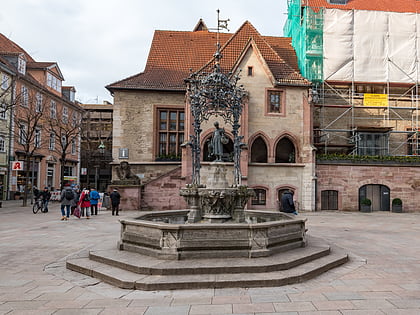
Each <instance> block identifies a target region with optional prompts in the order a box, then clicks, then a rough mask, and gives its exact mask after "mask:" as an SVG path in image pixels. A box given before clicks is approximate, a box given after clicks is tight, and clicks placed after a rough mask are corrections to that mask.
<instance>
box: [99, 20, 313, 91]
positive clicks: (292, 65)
mask: <svg viewBox="0 0 420 315" xmlns="http://www.w3.org/2000/svg"><path fill="white" fill-rule="evenodd" d="M219 36H220V37H219V41H220V44H221V46H222V48H221V52H222V54H223V58H222V60H221V66H222V69H223V71H224V72H229V71H231V70H232V68H233V67H234V66H235V63H236V62H237V60H238V58H240V56H241V54H242V53H243V50H244V49H245V48H246V47H248V45H249V43H250V42H252V43H253V44H254V45H256V49H257V50H258V51H260V53H261V55H262V57H263V59H264V60H265V61H266V63H267V65H268V67H269V68H270V70H271V71H272V73H273V76H274V78H275V79H276V80H277V81H278V82H283V83H292V84H305V85H306V84H308V81H306V80H305V79H304V78H303V77H302V76H301V75H300V74H299V70H298V66H297V59H296V55H295V52H294V50H293V48H292V46H291V40H290V38H283V37H268V36H261V35H260V34H259V33H258V31H257V30H256V29H255V28H254V27H253V26H252V25H251V23H249V22H245V23H244V24H243V25H242V26H241V27H240V28H239V30H238V31H237V32H236V33H234V34H230V33H220V34H219ZM216 43H217V33H215V32H209V31H193V32H185V31H184V32H181V31H156V32H155V34H154V37H153V41H152V45H151V48H150V52H149V57H148V59H147V64H146V67H145V70H144V72H142V73H139V74H136V75H133V76H131V77H129V78H126V79H123V80H121V81H118V82H115V83H112V84H110V85H108V86H107V87H106V88H107V89H109V90H110V91H113V90H116V89H150V90H177V91H183V90H185V82H184V80H185V79H186V78H187V77H188V76H189V74H190V70H192V71H198V70H200V69H202V68H203V67H204V66H206V65H210V64H211V61H212V59H213V54H214V53H215V51H216Z"/></svg>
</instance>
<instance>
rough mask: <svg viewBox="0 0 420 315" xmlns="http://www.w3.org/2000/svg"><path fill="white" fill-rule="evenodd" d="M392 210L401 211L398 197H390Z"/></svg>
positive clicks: (400, 202)
mask: <svg viewBox="0 0 420 315" xmlns="http://www.w3.org/2000/svg"><path fill="white" fill-rule="evenodd" d="M392 212H398V213H401V212H402V200H401V199H400V198H394V199H392Z"/></svg>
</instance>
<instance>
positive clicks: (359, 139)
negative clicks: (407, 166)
mask: <svg viewBox="0 0 420 315" xmlns="http://www.w3.org/2000/svg"><path fill="white" fill-rule="evenodd" d="M364 136H366V137H367V136H371V137H372V136H380V137H381V139H379V140H377V139H371V140H369V139H367V138H364ZM368 141H373V142H375V144H374V146H369V145H368V144H367V142H368ZM377 141H379V142H384V143H385V146H378V145H377V143H376V142H377ZM362 144H364V145H363V146H362ZM356 148H357V155H367V156H387V155H389V132H388V131H385V132H369V131H362V130H361V131H357V133H356Z"/></svg>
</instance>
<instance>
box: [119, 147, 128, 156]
mask: <svg viewBox="0 0 420 315" xmlns="http://www.w3.org/2000/svg"><path fill="white" fill-rule="evenodd" d="M118 158H119V159H128V149H127V148H120V149H119V150H118Z"/></svg>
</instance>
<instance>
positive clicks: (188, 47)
mask: <svg viewBox="0 0 420 315" xmlns="http://www.w3.org/2000/svg"><path fill="white" fill-rule="evenodd" d="M217 43H219V45H220V53H221V54H222V56H223V57H222V59H221V60H220V63H219V64H220V68H221V71H222V72H223V73H225V74H226V75H227V74H228V73H234V74H239V75H240V78H241V79H240V81H239V84H242V85H243V87H244V89H245V90H246V92H247V95H248V97H247V101H246V103H245V104H243V105H244V109H243V114H242V118H241V129H240V133H241V135H242V136H243V137H244V142H245V143H246V144H247V147H248V150H245V151H243V153H242V163H241V172H242V182H243V183H245V184H247V185H249V186H251V187H253V188H255V189H256V190H257V192H258V194H257V197H256V198H254V200H253V201H252V204H253V205H252V207H253V208H257V209H265V208H276V207H278V202H277V201H278V200H279V198H280V196H281V194H282V193H283V192H284V191H285V190H287V189H291V190H293V191H295V196H296V198H297V201H298V202H299V204H300V205H301V207H302V209H307V210H310V209H311V208H312V205H313V204H314V198H313V196H314V191H313V190H312V189H311V188H310V187H312V181H313V179H312V175H311V174H313V171H314V170H313V166H314V161H313V154H312V150H313V148H312V147H311V145H310V141H311V137H310V133H311V125H312V122H311V115H310V108H309V107H308V101H307V100H308V99H307V94H308V88H309V86H310V82H309V81H308V80H307V79H305V78H304V77H302V75H301V74H300V72H299V69H298V63H297V59H296V54H295V52H294V49H293V47H292V46H291V39H290V38H284V37H274V36H263V35H261V34H260V33H259V32H258V31H257V30H256V29H255V28H254V26H253V25H252V24H251V23H250V22H249V21H246V22H244V23H243V24H242V26H241V27H240V28H239V29H238V30H237V31H236V32H235V33H217V32H211V31H209V30H208V28H207V26H206V25H205V23H204V22H203V21H202V20H200V21H199V22H198V23H197V25H196V27H195V28H194V30H193V31H162V30H158V31H155V34H154V37H153V41H152V44H151V48H150V51H149V56H148V59H147V64H146V67H145V69H144V71H143V72H141V73H138V74H135V75H133V76H130V77H128V78H125V79H122V80H119V81H117V82H114V83H112V84H109V85H108V86H106V88H107V89H108V90H109V91H110V92H111V93H112V95H113V96H114V110H113V113H114V118H113V124H114V125H113V158H114V162H113V165H114V169H113V179H114V180H115V179H118V178H117V173H116V166H118V164H119V163H121V162H122V161H127V162H129V164H130V165H131V168H132V170H133V172H134V173H135V174H138V175H139V176H140V178H141V179H142V184H143V185H144V187H143V189H142V192H141V196H142V198H141V201H140V203H139V205H138V206H139V207H142V208H145V209H180V208H184V207H185V202H184V200H182V199H181V197H180V196H179V188H180V187H181V186H183V185H185V184H186V183H188V182H190V181H191V152H190V148H189V147H188V146H186V147H185V146H181V144H183V143H185V142H188V139H189V136H190V135H191V134H193V130H192V124H191V117H192V116H191V112H190V108H189V106H188V100H187V99H186V82H185V80H186V79H187V78H188V77H189V75H190V74H191V73H192V72H200V73H211V72H212V71H213V69H214V64H215V58H214V55H215V52H216V47H217V46H216V45H217ZM216 119H217V118H214V117H211V118H210V119H209V120H208V121H204V122H203V124H202V129H203V132H202V134H201V136H202V138H201V139H200V142H201V146H202V147H201V150H202V155H201V158H202V174H203V181H204V182H205V180H206V176H207V175H206V172H208V167H209V165H210V162H211V159H212V158H211V157H209V148H208V140H209V139H210V137H211V135H212V132H213V130H214V126H213V123H214V122H215V120H216ZM220 122H221V121H220ZM302 122H304V123H303V124H302ZM221 127H225V130H226V133H227V134H228V136H229V141H228V143H227V144H226V145H225V155H224V159H225V160H226V161H227V163H228V165H229V166H228V167H229V168H230V170H232V163H231V160H230V159H231V156H230V154H229V153H231V152H232V150H233V142H232V134H231V126H229V125H228V124H227V125H224V124H222V123H221ZM229 181H230V182H232V178H230V179H229ZM302 183H304V186H302ZM157 187H159V188H158V189H157ZM304 187H307V188H304ZM119 189H120V191H122V192H123V194H125V193H126V194H130V195H132V194H133V192H128V191H127V192H125V191H124V190H125V189H128V188H125V187H120V188H119ZM122 207H123V208H124V207H126V208H127V207H133V205H129V204H126V205H122Z"/></svg>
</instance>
